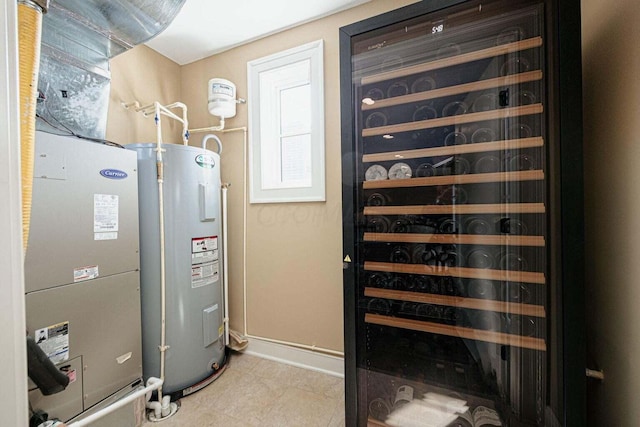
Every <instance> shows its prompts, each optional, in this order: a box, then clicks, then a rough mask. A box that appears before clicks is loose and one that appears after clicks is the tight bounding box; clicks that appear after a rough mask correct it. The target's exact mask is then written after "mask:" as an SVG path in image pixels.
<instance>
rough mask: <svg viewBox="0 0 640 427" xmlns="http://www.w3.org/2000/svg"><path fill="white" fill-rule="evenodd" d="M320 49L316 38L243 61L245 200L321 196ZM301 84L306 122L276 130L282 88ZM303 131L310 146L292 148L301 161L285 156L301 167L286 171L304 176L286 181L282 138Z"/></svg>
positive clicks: (308, 199) (314, 198) (277, 200)
mask: <svg viewBox="0 0 640 427" xmlns="http://www.w3.org/2000/svg"><path fill="white" fill-rule="evenodd" d="M323 47H324V45H323V41H322V40H317V41H314V42H311V43H307V44H305V45H302V46H298V47H295V48H292V49H288V50H286V51H283V52H278V53H276V54H273V55H269V56H266V57H263V58H259V59H255V60H253V61H249V62H248V63H247V80H248V82H247V83H248V84H247V86H248V98H249V102H248V104H249V184H250V185H249V187H250V190H249V201H250V203H286V202H319V201H325V200H326V195H325V146H324V145H325V141H324V72H323V71H324V70H323V69H324V64H323ZM305 64H308V66H306V65H305ZM279 70H281V71H282V72H281V73H280V72H279ZM306 85H309V87H310V99H309V105H308V107H309V109H310V116H311V117H310V121H309V123H308V124H307V125H308V126H307V127H304V128H303V129H302V130H300V131H297V132H293V133H292V134H290V135H288V134H287V133H286V132H284V133H283V132H281V123H282V120H281V106H280V99H281V94H282V92H283V91H286V90H288V89H292V88H296V87H300V86H306ZM307 135H309V138H308V141H309V144H310V145H309V146H308V147H301V148H299V149H298V151H297V153H296V152H294V153H293V154H292V155H294V156H295V155H297V156H298V160H300V161H298V162H294V161H293V160H291V159H290V161H291V162H292V163H291V164H290V165H289V166H293V167H294V169H295V168H300V170H294V171H293V172H291V173H292V174H301V175H303V176H304V178H301V179H298V180H295V179H293V178H291V179H290V180H285V179H284V178H283V177H284V176H286V175H287V173H288V169H287V165H286V164H283V163H284V162H285V161H286V159H285V160H283V155H282V151H281V150H282V147H283V139H284V138H286V137H288V136H289V137H295V136H302V139H303V140H307ZM293 159H294V160H295V157H294V158H293ZM303 159H304V160H305V161H302V160H303ZM289 172H290V171H289ZM278 177H280V178H279V180H278Z"/></svg>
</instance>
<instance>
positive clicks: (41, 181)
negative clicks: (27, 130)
mask: <svg viewBox="0 0 640 427" xmlns="http://www.w3.org/2000/svg"><path fill="white" fill-rule="evenodd" d="M35 142H36V144H35V165H34V166H35V167H34V182H33V202H32V210H31V226H30V231H29V239H28V246H27V253H26V258H25V268H24V272H25V289H26V295H25V303H26V323H27V333H28V334H29V336H30V337H32V338H33V340H34V341H35V343H36V345H38V346H39V347H40V349H42V350H43V352H44V353H45V354H46V357H48V358H49V360H51V361H52V362H53V363H54V364H55V365H56V367H57V368H58V369H59V370H60V371H62V372H63V373H64V374H65V375H67V376H68V378H69V382H68V385H67V386H66V388H65V389H64V391H59V390H44V389H43V390H40V389H39V388H37V387H36V385H35V384H34V383H32V382H30V383H29V403H30V405H31V407H32V408H33V409H34V411H43V412H46V413H48V414H49V419H52V418H58V419H61V420H64V421H69V420H76V419H78V418H82V417H84V416H86V415H87V414H89V413H91V412H92V411H95V410H97V409H99V408H101V407H103V406H106V405H108V404H109V403H111V402H113V401H115V400H117V399H118V398H119V397H123V396H124V395H126V394H127V393H130V392H131V391H133V389H134V388H135V386H136V385H137V384H138V383H140V381H141V378H142V346H141V329H140V326H141V325H140V275H139V274H140V272H139V266H140V262H139V254H138V251H139V246H138V236H139V233H138V185H137V184H138V176H137V160H136V154H135V153H134V152H132V151H129V150H125V149H123V148H117V147H111V146H107V145H103V144H98V143H94V142H89V141H86V140H81V139H78V138H74V137H69V136H59V135H53V134H49V133H44V132H36V138H35ZM25 343H26V341H25ZM56 391H59V392H56ZM51 392H56V393H55V394H50V393H51ZM104 420H105V421H104V422H105V423H106V424H102V423H101V424H100V426H104V425H118V426H122V427H124V426H130V427H133V426H135V425H136V420H135V416H134V411H133V409H132V407H131V406H128V407H124V408H121V409H120V410H118V411H116V413H114V414H111V415H110V416H109V419H108V420H107V419H106V418H105V419H104ZM96 426H98V424H96Z"/></svg>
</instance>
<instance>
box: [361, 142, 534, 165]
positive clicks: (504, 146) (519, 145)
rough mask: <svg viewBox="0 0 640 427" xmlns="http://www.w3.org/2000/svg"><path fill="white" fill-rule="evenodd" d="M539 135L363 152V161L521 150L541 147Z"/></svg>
mask: <svg viewBox="0 0 640 427" xmlns="http://www.w3.org/2000/svg"><path fill="white" fill-rule="evenodd" d="M543 145H544V140H543V139H542V138H541V137H532V138H522V139H507V140H502V141H492V142H478V143H475V144H464V145H452V146H449V147H436V148H420V149H417V150H404V151H388V152H385V153H375V154H365V155H364V156H362V162H363V163H372V162H386V161H400V160H405V159H420V158H423V157H436V156H449V155H457V154H471V153H484V152H489V151H507V150H521V149H524V148H535V147H542V146H543Z"/></svg>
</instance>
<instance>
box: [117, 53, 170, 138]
mask: <svg viewBox="0 0 640 427" xmlns="http://www.w3.org/2000/svg"><path fill="white" fill-rule="evenodd" d="M180 98H181V96H180V66H179V65H178V64H176V63H175V62H173V61H171V60H169V59H167V58H166V57H164V56H162V55H159V54H158V53H156V52H155V51H154V50H152V49H149V48H148V47H146V46H144V45H140V46H136V47H135V48H133V49H131V50H129V51H127V52H125V53H123V54H120V55H118V56H116V57H115V58H113V59H112V60H111V95H110V97H109V116H108V119H107V135H106V136H107V139H109V140H111V141H114V142H117V143H119V144H122V145H124V144H129V143H133V142H156V127H155V125H154V122H153V117H146V118H145V117H143V115H142V113H135V112H134V111H133V110H132V109H129V110H126V109H125V108H124V107H122V103H123V102H124V103H130V102H134V101H138V102H139V103H140V105H143V106H145V105H149V104H151V103H153V102H155V101H158V102H160V103H161V104H163V105H167V104H170V103H172V102H175V101H180V100H181V99H180ZM177 112H178V113H179V114H181V112H180V111H177ZM162 122H163V126H162V129H163V133H162V135H163V139H164V140H165V142H177V143H182V140H181V136H180V135H181V133H182V127H181V125H180V124H179V123H178V122H176V121H174V120H169V119H166V118H164V117H163V118H162Z"/></svg>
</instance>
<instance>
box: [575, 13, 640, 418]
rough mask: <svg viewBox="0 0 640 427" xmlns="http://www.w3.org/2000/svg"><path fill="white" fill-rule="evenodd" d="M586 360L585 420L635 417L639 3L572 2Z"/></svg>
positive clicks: (639, 376)
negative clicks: (578, 69)
mask: <svg viewBox="0 0 640 427" xmlns="http://www.w3.org/2000/svg"><path fill="white" fill-rule="evenodd" d="M582 22H583V32H582V38H583V87H584V123H585V128H584V131H585V138H584V144H585V145H584V148H585V171H586V173H585V190H586V192H585V195H586V241H587V247H586V256H587V271H586V273H587V274H586V277H587V313H588V314H589V315H588V336H589V358H588V360H589V363H590V365H592V367H597V368H601V369H604V372H605V375H606V379H605V381H604V382H603V383H597V382H590V386H589V387H590V388H589V390H590V393H589V420H590V423H591V425H593V426H620V427H625V426H628V427H631V426H637V425H638V420H640V405H638V402H637V397H638V394H639V392H640V371H639V367H640V364H639V363H638V361H639V358H638V355H639V354H640V332H639V326H638V325H640V286H639V284H640V262H639V260H640V239H639V238H638V236H640V197H639V195H640V167H639V166H640V119H639V118H640V77H639V73H640V31H639V30H638V22H640V4H639V3H638V0H617V1H615V2H613V3H612V2H610V1H606V0H582Z"/></svg>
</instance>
